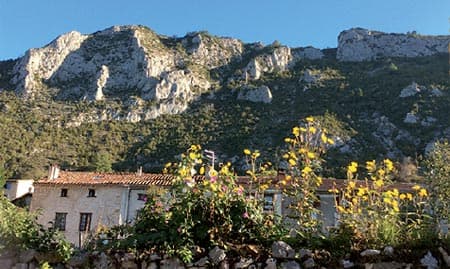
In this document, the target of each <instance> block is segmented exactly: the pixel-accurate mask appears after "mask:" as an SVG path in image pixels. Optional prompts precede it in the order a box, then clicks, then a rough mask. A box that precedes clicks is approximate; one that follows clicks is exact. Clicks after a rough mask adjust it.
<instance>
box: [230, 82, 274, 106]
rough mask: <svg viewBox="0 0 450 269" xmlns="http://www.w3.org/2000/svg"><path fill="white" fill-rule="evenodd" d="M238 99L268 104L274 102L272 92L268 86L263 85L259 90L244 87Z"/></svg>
mask: <svg viewBox="0 0 450 269" xmlns="http://www.w3.org/2000/svg"><path fill="white" fill-rule="evenodd" d="M237 99H238V100H247V101H250V102H255V103H266V104H268V103H270V102H272V92H271V91H270V88H269V87H267V86H266V85H262V86H261V87H258V88H249V87H244V88H242V89H241V90H240V91H239V94H238V97H237Z"/></svg>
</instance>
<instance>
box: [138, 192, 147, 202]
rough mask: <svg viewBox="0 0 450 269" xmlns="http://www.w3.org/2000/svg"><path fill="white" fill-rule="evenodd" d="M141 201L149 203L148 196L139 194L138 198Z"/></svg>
mask: <svg viewBox="0 0 450 269" xmlns="http://www.w3.org/2000/svg"><path fill="white" fill-rule="evenodd" d="M137 199H138V200H139V201H144V202H146V201H147V194H145V193H138V198H137Z"/></svg>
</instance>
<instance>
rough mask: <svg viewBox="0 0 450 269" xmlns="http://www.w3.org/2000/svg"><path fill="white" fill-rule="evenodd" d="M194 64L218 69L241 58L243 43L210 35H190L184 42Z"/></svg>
mask: <svg viewBox="0 0 450 269" xmlns="http://www.w3.org/2000/svg"><path fill="white" fill-rule="evenodd" d="M182 44H183V46H185V47H186V50H187V52H188V53H189V54H190V56H191V58H192V60H193V62H194V63H196V64H199V65H203V66H206V67H208V68H209V69H212V68H217V67H220V66H223V65H226V64H228V63H230V62H231V61H232V60H238V59H240V58H241V54H242V51H243V48H244V46H243V43H242V42H241V41H240V40H238V39H234V38H226V37H225V38H219V37H214V36H211V35H208V34H202V33H193V34H188V35H186V37H185V38H184V39H183V41H182Z"/></svg>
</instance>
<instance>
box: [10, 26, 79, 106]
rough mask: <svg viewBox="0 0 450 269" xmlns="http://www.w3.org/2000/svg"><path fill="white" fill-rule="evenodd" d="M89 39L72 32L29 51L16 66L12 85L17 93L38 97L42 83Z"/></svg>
mask: <svg viewBox="0 0 450 269" xmlns="http://www.w3.org/2000/svg"><path fill="white" fill-rule="evenodd" d="M87 38H88V36H86V35H82V34H80V33H79V32H76V31H72V32H69V33H67V34H64V35H61V36H60V37H58V38H57V39H55V40H54V41H52V42H51V43H50V44H48V45H47V46H45V47H43V48H39V49H30V50H28V51H27V52H26V53H25V56H23V57H22V58H21V59H20V60H19V61H18V62H17V64H16V65H15V66H14V70H13V73H14V74H15V75H14V77H13V78H12V80H11V83H13V84H15V85H16V93H18V94H20V95H22V96H24V97H27V98H29V97H33V96H34V95H36V94H37V91H39V90H40V89H42V81H43V80H46V79H49V78H50V77H51V76H52V75H53V73H54V72H55V71H56V70H57V69H58V68H59V67H60V66H61V64H62V63H63V62H64V60H65V59H66V57H67V56H68V55H69V54H70V53H72V52H73V51H76V50H78V49H79V48H80V46H81V44H82V43H83V42H84V41H85V40H86V39H87Z"/></svg>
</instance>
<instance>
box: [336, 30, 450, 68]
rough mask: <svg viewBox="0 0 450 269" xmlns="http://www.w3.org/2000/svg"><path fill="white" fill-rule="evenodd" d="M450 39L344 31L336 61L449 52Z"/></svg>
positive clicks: (369, 31) (340, 38)
mask: <svg viewBox="0 0 450 269" xmlns="http://www.w3.org/2000/svg"><path fill="white" fill-rule="evenodd" d="M449 43H450V36H422V35H417V34H387V33H383V32H378V31H371V30H367V29H362V28H352V29H350V30H346V31H343V32H341V33H340V34H339V37H338V49H337V59H338V60H340V61H369V60H375V59H378V58H385V57H418V56H429V55H433V54H436V53H445V52H448V50H449Z"/></svg>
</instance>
